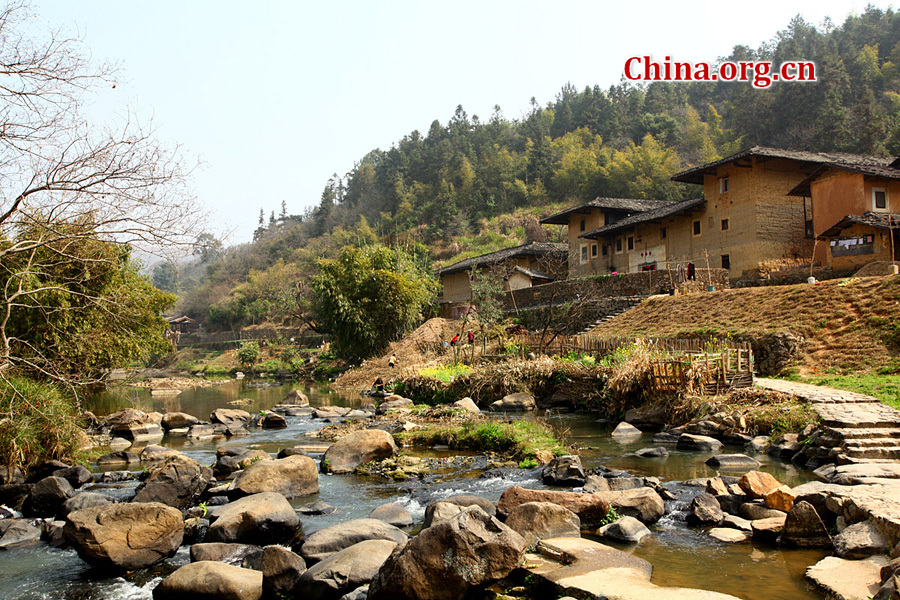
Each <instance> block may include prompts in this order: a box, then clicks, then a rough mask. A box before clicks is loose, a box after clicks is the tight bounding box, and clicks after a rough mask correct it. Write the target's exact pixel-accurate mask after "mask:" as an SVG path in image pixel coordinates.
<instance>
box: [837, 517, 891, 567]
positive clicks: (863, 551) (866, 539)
mask: <svg viewBox="0 0 900 600" xmlns="http://www.w3.org/2000/svg"><path fill="white" fill-rule="evenodd" d="M890 551H891V548H890V546H888V543H887V540H885V539H884V536H883V535H881V533H880V532H879V531H878V530H877V529H876V528H875V527H874V526H873V525H872V524H871V523H869V522H868V521H862V522H860V523H856V524H855V525H851V526H849V527H847V528H846V529H844V530H843V531H842V532H840V533H839V534H837V535H836V536H835V537H834V552H835V554H837V555H838V556H840V557H841V558H847V559H852V560H858V559H860V558H866V557H869V556H874V555H876V554H888V553H889V552H890Z"/></svg>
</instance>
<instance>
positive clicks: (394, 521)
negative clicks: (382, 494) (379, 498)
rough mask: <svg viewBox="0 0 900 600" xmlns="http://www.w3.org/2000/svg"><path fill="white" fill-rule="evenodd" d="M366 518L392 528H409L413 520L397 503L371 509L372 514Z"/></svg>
mask: <svg viewBox="0 0 900 600" xmlns="http://www.w3.org/2000/svg"><path fill="white" fill-rule="evenodd" d="M368 518H370V519H378V520H379V521H384V522H385V523H387V524H388V525H393V526H394V527H409V526H410V525H412V524H413V519H412V516H411V515H410V514H409V511H408V510H406V508H405V507H404V506H403V505H402V504H400V503H399V502H394V503H393V504H384V505H382V506H379V507H378V508H375V509H373V510H372V512H370V513H369V517H368Z"/></svg>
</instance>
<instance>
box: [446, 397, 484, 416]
mask: <svg viewBox="0 0 900 600" xmlns="http://www.w3.org/2000/svg"><path fill="white" fill-rule="evenodd" d="M452 406H455V407H456V408H461V409H463V410H464V411H466V412H467V413H470V414H473V415H479V414H481V409H480V408H478V405H477V404H475V401H474V400H472V399H471V398H469V397H468V396H466V397H465V398H463V399H462V400H457V401H456V402H454V403H453V405H452Z"/></svg>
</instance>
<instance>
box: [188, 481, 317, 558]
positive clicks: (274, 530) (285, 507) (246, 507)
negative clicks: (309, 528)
mask: <svg viewBox="0 0 900 600" xmlns="http://www.w3.org/2000/svg"><path fill="white" fill-rule="evenodd" d="M209 517H210V521H211V525H210V527H209V532H208V533H207V534H206V541H208V542H238V543H244V544H258V545H263V544H277V543H282V542H287V541H289V540H291V539H292V538H293V537H294V534H295V532H296V530H297V525H298V524H299V522H300V520H299V519H298V518H297V514H296V513H295V512H294V509H293V508H292V507H291V505H290V504H288V501H287V500H286V499H285V498H284V496H282V495H281V494H277V493H273V492H263V493H260V494H253V495H250V496H247V497H245V498H241V499H240V500H235V501H234V502H231V503H229V504H226V505H224V506H217V507H215V508H213V509H212V510H210V511H209Z"/></svg>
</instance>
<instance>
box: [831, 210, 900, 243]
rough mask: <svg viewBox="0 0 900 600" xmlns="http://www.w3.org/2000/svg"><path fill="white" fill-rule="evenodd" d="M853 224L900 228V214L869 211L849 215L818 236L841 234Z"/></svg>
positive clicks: (877, 227)
mask: <svg viewBox="0 0 900 600" xmlns="http://www.w3.org/2000/svg"><path fill="white" fill-rule="evenodd" d="M852 225H867V226H869V227H874V228H876V229H900V214H898V213H876V212H871V211H867V212H864V213H863V214H861V215H847V216H846V217H844V218H843V219H841V220H840V221H838V222H837V223H835V224H834V225H832V226H831V227H829V228H828V229H826V230H825V231H823V232H822V233H820V234H819V236H818V237H819V239H820V240H824V239H827V238H830V237H835V236H837V235H841V232H842V231H843V230H844V229H847V228H848V227H850V226H852Z"/></svg>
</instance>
